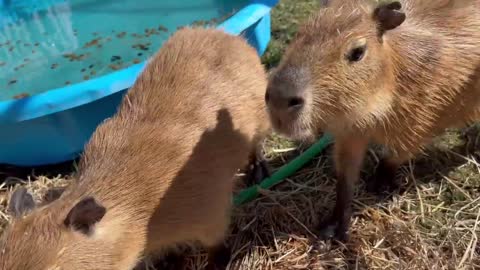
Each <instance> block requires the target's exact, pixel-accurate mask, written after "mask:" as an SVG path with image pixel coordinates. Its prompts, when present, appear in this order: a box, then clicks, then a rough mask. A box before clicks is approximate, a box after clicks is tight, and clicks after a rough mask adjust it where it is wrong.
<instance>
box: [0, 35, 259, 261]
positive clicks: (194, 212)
mask: <svg viewBox="0 0 480 270" xmlns="http://www.w3.org/2000/svg"><path fill="white" fill-rule="evenodd" d="M265 88H266V75H265V72H264V68H263V66H262V65H261V63H260V59H259V57H258V55H257V53H256V51H255V50H254V49H253V48H252V47H250V46H249V45H248V44H247V43H246V42H245V41H244V40H243V39H242V38H240V37H234V36H231V35H227V34H225V33H223V32H220V31H218V30H201V29H189V28H185V29H183V30H180V31H178V32H177V33H175V34H174V35H173V36H172V37H171V38H170V39H169V40H168V41H167V42H166V43H165V44H164V46H163V47H162V48H161V50H160V51H159V53H157V54H156V55H155V56H154V57H153V58H152V59H151V60H150V62H149V64H148V66H147V67H146V69H145V70H144V72H143V73H142V74H141V75H140V76H139V78H138V79H137V81H136V82H135V85H134V86H133V87H132V88H131V89H130V90H129V92H128V93H127V95H126V97H125V98H124V99H123V102H122V104H121V106H120V108H119V112H118V113H117V114H116V115H115V116H113V117H112V118H110V119H108V120H106V121H105V122H104V123H103V124H101V125H100V126H99V127H98V128H97V130H96V131H95V133H94V134H93V137H92V138H91V140H90V142H89V143H88V145H87V146H86V149H85V152H84V155H83V157H82V159H81V165H80V168H79V172H78V175H77V176H76V181H74V182H73V183H72V184H71V185H70V186H69V187H68V188H67V190H65V192H64V193H63V194H62V195H61V196H60V198H58V199H57V200H55V201H53V202H52V203H50V204H48V205H46V206H43V207H40V208H38V209H35V210H33V211H32V212H31V213H30V214H28V215H27V216H26V217H24V218H21V219H15V220H13V222H12V224H11V226H10V227H9V228H8V229H7V231H6V233H5V234H4V235H3V238H2V239H3V240H2V243H1V246H0V248H1V250H2V252H0V269H2V270H33V269H35V270H42V269H45V270H46V269H65V270H68V269H71V270H76V269H97V270H107V269H111V270H113V269H115V270H118V269H120V270H122V269H125V270H127V269H131V268H133V267H134V266H135V265H136V264H137V262H138V261H139V260H140V259H141V258H142V256H144V255H150V254H156V253H159V252H162V251H163V250H165V249H167V248H171V247H175V246H176V245H178V244H184V243H195V242H200V243H201V244H203V245H204V246H206V247H207V248H210V249H212V250H215V249H218V247H219V246H221V243H222V241H223V238H224V236H225V233H226V230H227V227H228V224H229V209H230V204H231V195H232V185H233V176H234V174H235V172H236V171H237V169H238V168H241V167H243V166H246V164H247V162H248V159H249V156H251V155H252V154H251V153H253V152H255V151H256V148H257V144H258V142H259V140H260V139H261V138H263V136H264V134H265V133H266V132H267V129H268V121H267V119H266V112H265V109H264V108H265V105H264V102H263V95H264V91H265ZM56 196H57V197H58V196H59V195H56ZM88 196H92V197H93V198H95V200H96V201H98V203H99V204H100V205H101V206H102V207H105V209H106V214H105V216H104V217H103V218H102V219H101V220H100V221H99V222H98V223H96V224H95V226H94V228H93V230H92V231H93V232H92V234H91V235H86V234H83V233H81V232H79V231H76V230H72V229H71V228H68V227H65V225H64V220H65V217H66V216H67V214H68V213H69V211H70V210H71V209H72V207H73V206H74V205H76V204H77V202H79V201H80V200H82V199H84V198H85V197H88ZM56 267H57V268H56Z"/></svg>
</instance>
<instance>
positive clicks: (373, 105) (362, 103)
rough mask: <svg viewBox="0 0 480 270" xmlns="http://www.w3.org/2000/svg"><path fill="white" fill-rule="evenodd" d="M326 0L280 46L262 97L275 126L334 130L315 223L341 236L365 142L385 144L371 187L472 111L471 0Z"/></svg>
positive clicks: (474, 25) (308, 131)
mask: <svg viewBox="0 0 480 270" xmlns="http://www.w3.org/2000/svg"><path fill="white" fill-rule="evenodd" d="M327 2H329V3H328V4H327V5H326V6H324V7H322V8H321V10H320V11H319V12H318V13H317V14H316V15H315V16H313V18H311V19H310V20H309V21H308V22H307V23H305V25H304V26H303V27H302V28H301V29H300V31H299V33H298V35H297V37H296V38H295V39H294V41H293V42H292V44H291V45H290V46H289V48H288V49H287V52H286V54H285V56H284V57H283V59H282V61H281V63H280V64H279V67H278V69H277V70H276V71H275V72H274V73H273V74H272V77H271V79H270V80H269V85H268V90H267V93H266V97H265V98H266V100H267V104H268V110H269V112H270V118H271V121H272V124H273V126H274V129H275V130H277V132H279V133H282V134H284V135H286V136H290V137H294V138H297V139H311V138H315V136H317V135H318V134H320V132H321V131H325V132H328V133H331V134H332V135H333V136H334V137H335V147H334V148H335V149H334V155H335V158H334V160H335V164H336V171H337V202H336V206H335V208H334V212H333V215H332V217H331V218H330V219H329V220H328V221H327V222H326V223H325V224H323V225H322V226H321V227H322V228H330V229H333V228H334V229H335V235H336V236H337V237H338V238H339V239H346V238H347V237H348V234H347V232H348V226H349V222H350V217H351V200H352V197H353V190H354V185H355V182H357V180H358V178H359V173H360V170H361V167H362V162H363V160H364V156H365V152H366V150H367V145H368V144H369V143H377V144H379V145H383V146H385V148H386V149H388V151H387V152H388V154H386V155H385V156H384V157H383V159H382V161H381V162H380V164H379V166H378V168H377V171H376V174H375V177H373V178H374V179H372V181H371V182H370V183H369V184H368V189H369V190H372V191H381V188H384V187H387V186H388V185H391V184H392V183H393V178H394V176H395V172H396V171H397V168H398V167H399V166H400V165H401V164H403V163H405V162H406V161H408V160H409V159H411V158H413V157H414V156H415V155H417V154H418V153H419V152H421V151H422V150H423V149H424V148H425V146H426V145H428V144H429V142H431V140H432V138H433V137H435V136H437V135H440V134H441V133H442V132H443V131H444V130H445V129H446V128H450V127H460V126H463V125H466V124H468V123H470V122H472V121H475V120H476V119H477V116H478V113H479V107H478V105H479V99H480V80H479V75H480V72H479V68H480V1H478V0H402V1H393V2H392V1H378V2H377V1H372V0H337V1H335V0H334V1H327ZM329 231H330V232H331V231H332V230H325V231H324V232H327V235H328V236H332V233H328V232H329Z"/></svg>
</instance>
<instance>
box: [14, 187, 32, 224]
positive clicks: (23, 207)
mask: <svg viewBox="0 0 480 270" xmlns="http://www.w3.org/2000/svg"><path fill="white" fill-rule="evenodd" d="M35 207H36V204H35V201H34V200H33V196H32V194H30V193H28V191H27V189H26V188H24V187H20V188H17V189H16V190H15V191H14V192H13V193H12V196H10V201H9V203H8V211H9V212H10V213H11V214H12V215H13V216H14V217H21V216H23V215H25V214H27V213H28V212H30V211H32V210H33V209H34V208H35Z"/></svg>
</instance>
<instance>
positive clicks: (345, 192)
mask: <svg viewBox="0 0 480 270" xmlns="http://www.w3.org/2000/svg"><path fill="white" fill-rule="evenodd" d="M367 147H368V139H367V138H358V137H353V136H352V137H348V138H343V139H336V143H335V167H336V173H337V189H336V192H337V201H336V203H335V208H334V210H333V213H332V215H331V217H330V219H329V220H327V221H326V222H324V223H323V224H321V225H320V234H321V236H322V237H323V238H332V237H335V238H336V239H337V240H339V241H342V242H344V241H347V240H348V230H349V225H350V218H351V215H352V205H351V204H352V200H353V192H354V189H355V184H356V183H357V182H358V179H359V177H360V170H361V168H362V164H363V160H364V157H365V152H366V150H367Z"/></svg>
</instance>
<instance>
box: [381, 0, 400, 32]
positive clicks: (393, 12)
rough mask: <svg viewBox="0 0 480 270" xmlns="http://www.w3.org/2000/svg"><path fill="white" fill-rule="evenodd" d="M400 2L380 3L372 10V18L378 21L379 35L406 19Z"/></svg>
mask: <svg viewBox="0 0 480 270" xmlns="http://www.w3.org/2000/svg"><path fill="white" fill-rule="evenodd" d="M401 9H402V4H401V3H400V2H398V1H394V2H389V3H385V2H383V3H380V4H379V5H378V6H377V7H376V8H375V10H374V11H373V18H374V20H375V21H377V23H378V28H379V32H380V35H383V34H384V33H385V32H386V31H389V30H392V29H395V28H397V27H398V26H400V25H401V24H402V23H403V22H404V21H405V19H406V15H405V13H404V12H403V11H401Z"/></svg>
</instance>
